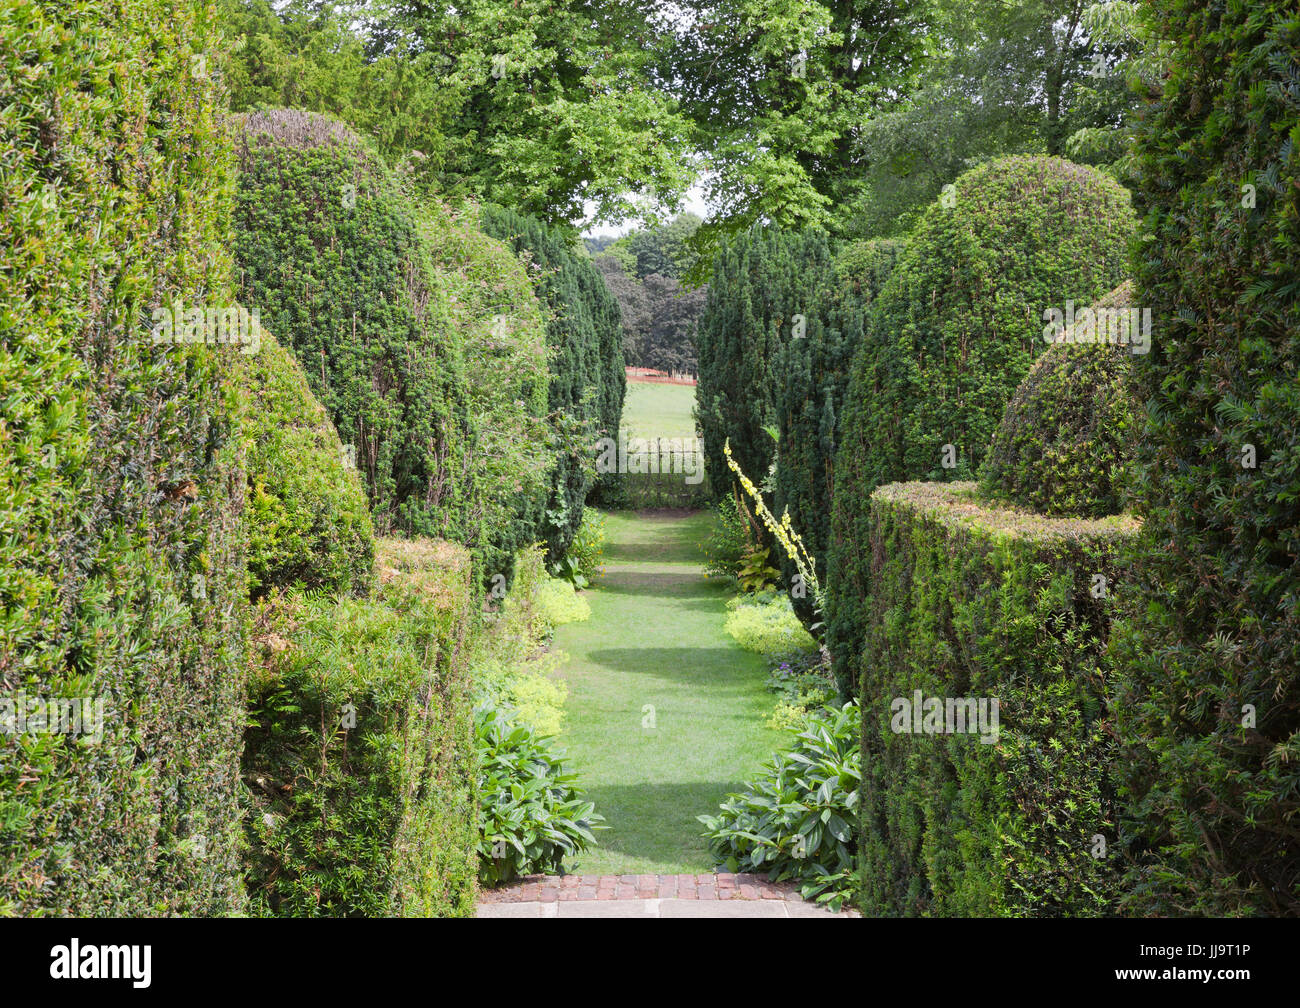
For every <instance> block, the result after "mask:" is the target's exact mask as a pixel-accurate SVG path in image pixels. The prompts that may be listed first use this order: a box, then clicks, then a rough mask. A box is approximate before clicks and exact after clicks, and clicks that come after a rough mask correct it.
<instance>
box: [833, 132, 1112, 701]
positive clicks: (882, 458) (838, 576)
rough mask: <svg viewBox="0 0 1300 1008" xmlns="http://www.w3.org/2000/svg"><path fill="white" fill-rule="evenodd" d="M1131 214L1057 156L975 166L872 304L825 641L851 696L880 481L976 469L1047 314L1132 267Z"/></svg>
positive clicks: (1035, 351) (1106, 185)
mask: <svg viewBox="0 0 1300 1008" xmlns="http://www.w3.org/2000/svg"><path fill="white" fill-rule="evenodd" d="M1133 227H1134V218H1133V212H1132V210H1131V208H1130V206H1129V196H1128V193H1127V192H1126V191H1125V190H1124V189H1123V188H1122V187H1121V186H1120V185H1119V184H1118V183H1116V182H1114V181H1113V180H1112V179H1110V178H1108V177H1107V176H1105V175H1103V174H1101V173H1100V172H1098V171H1097V170H1095V169H1093V168H1088V167H1085V166H1083V165H1076V164H1071V163H1070V162H1068V161H1063V160H1061V159H1059V158H1050V157H1029V156H1018V157H1010V158H1002V159H1000V160H997V161H992V162H989V163H988V164H985V165H982V166H980V167H978V168H974V169H972V170H971V171H969V172H967V173H965V174H964V175H962V176H961V177H960V178H958V179H957V181H956V182H955V183H954V188H953V189H952V190H950V191H949V193H948V194H946V195H945V196H943V197H941V199H940V200H939V201H938V202H936V203H935V204H934V205H933V206H931V207H930V208H929V209H928V210H927V211H926V212H925V214H924V215H923V217H922V219H921V221H920V223H919V224H918V226H917V229H916V231H915V233H914V234H913V235H912V236H911V238H910V239H909V240H908V244H907V248H906V249H905V250H904V251H903V253H902V255H901V256H900V258H899V261H898V263H897V265H896V266H895V267H894V270H893V271H892V272H891V274H890V276H889V279H888V280H887V281H886V283H885V285H884V287H883V289H882V290H881V292H880V295H879V296H878V297H877V298H876V300H875V302H874V304H873V305H872V309H871V312H870V313H869V316H868V320H867V332H866V335H865V338H864V339H863V341H862V346H861V350H860V352H859V353H858V355H857V357H856V358H855V360H854V362H853V366H852V373H851V376H850V381H849V389H848V392H847V393H846V397H845V407H844V411H843V416H842V418H841V420H840V444H839V449H838V452H839V455H838V458H837V460H836V466H835V481H836V489H835V494H834V504H833V512H832V519H831V545H830V549H829V557H828V565H827V582H828V584H827V597H828V602H827V608H828V609H829V614H828V621H827V643H828V646H829V647H830V649H831V654H832V658H833V662H834V666H835V674H836V678H837V679H838V681H839V682H840V686H841V689H842V691H843V692H844V694H845V696H846V697H847V696H850V695H852V693H853V684H854V683H855V682H856V676H857V669H856V664H855V663H856V660H857V657H858V655H859V654H860V653H861V644H862V640H863V632H864V612H863V609H862V600H863V599H865V598H866V596H867V593H868V591H869V589H870V584H869V579H868V570H867V564H866V563H865V561H864V560H863V558H862V553H861V543H863V542H865V541H866V539H867V536H868V535H869V531H870V530H869V528H868V522H867V519H868V514H869V511H870V504H869V498H870V494H871V492H872V491H873V490H874V489H875V488H876V487H878V486H880V485H882V484H884V483H888V482H894V481H898V480H906V479H944V480H950V479H962V478H970V477H971V476H973V475H974V473H975V472H976V471H977V469H978V467H979V464H980V462H981V460H982V458H983V455H984V451H985V448H986V446H987V445H988V443H989V439H990V437H991V436H992V434H993V431H994V429H995V428H996V427H997V425H998V423H999V421H1000V420H1001V418H1002V413H1003V409H1004V407H1005V406H1006V404H1007V401H1008V400H1009V399H1010V398H1011V395H1012V393H1013V392H1014V391H1015V389H1016V386H1017V385H1019V384H1020V381H1021V379H1023V378H1024V376H1025V374H1026V372H1028V370H1029V367H1030V365H1031V364H1032V363H1033V361H1034V359H1035V358H1036V357H1037V356H1038V355H1039V354H1040V353H1042V351H1043V350H1045V349H1046V347H1047V344H1046V343H1045V342H1044V341H1043V313H1044V312H1045V311H1047V310H1049V309H1053V308H1055V309H1058V310H1062V311H1064V309H1065V308H1066V306H1067V305H1066V303H1067V302H1068V301H1073V302H1074V303H1076V304H1088V303H1090V302H1092V301H1093V300H1094V299H1095V298H1097V297H1099V296H1100V295H1102V294H1105V293H1106V292H1107V291H1109V290H1111V289H1112V288H1114V287H1115V286H1116V285H1117V284H1118V283H1119V282H1120V281H1121V280H1123V279H1124V277H1125V275H1126V273H1127V272H1128V265H1127V257H1128V251H1127V246H1128V239H1129V237H1130V236H1131V235H1132V233H1133ZM945 445H950V446H952V456H953V457H950V458H949V459H945V457H944V446H945ZM945 461H952V462H954V463H955V465H954V466H953V467H952V468H947V467H945V465H944V463H945Z"/></svg>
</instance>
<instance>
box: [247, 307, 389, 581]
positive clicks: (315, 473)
mask: <svg viewBox="0 0 1300 1008" xmlns="http://www.w3.org/2000/svg"><path fill="white" fill-rule="evenodd" d="M258 336H259V339H258V341H257V347H256V352H254V353H253V354H252V355H251V356H248V357H246V358H244V359H243V361H242V362H241V368H240V391H241V393H242V394H241V396H240V402H241V404H242V406H243V408H244V410H243V412H244V419H243V429H244V435H245V439H246V442H247V447H248V453H247V464H246V468H247V472H248V507H247V512H246V516H245V517H246V520H247V523H248V533H249V535H248V538H249V543H248V574H249V578H248V580H249V587H250V590H251V591H252V594H253V595H254V596H255V597H260V596H262V595H265V594H266V593H267V592H269V591H270V590H271V589H272V588H276V587H285V588H287V587H293V588H298V589H306V590H309V591H315V590H322V591H329V592H336V591H352V592H355V593H357V594H365V593H366V592H368V591H369V589H370V585H371V581H372V568H373V567H374V557H375V536H374V530H373V528H372V527H371V522H370V508H369V505H368V504H367V503H366V492H365V488H364V487H363V486H362V483H361V477H360V475H359V474H358V473H357V470H356V465H355V461H354V460H353V459H352V458H351V457H350V456H351V454H352V453H351V451H350V450H349V449H346V448H345V447H344V445H343V442H342V441H340V440H339V436H338V432H337V431H335V429H334V425H333V424H332V423H330V419H329V417H328V416H327V415H326V413H325V407H323V406H322V405H321V404H320V403H319V402H317V401H316V397H315V396H313V395H312V393H311V389H310V388H309V387H308V385H307V376H306V375H305V374H303V370H302V368H301V367H300V366H299V365H298V362H297V361H296V360H294V359H293V356H292V355H291V354H290V353H289V352H288V351H287V350H285V349H284V348H283V347H281V346H280V345H279V343H277V342H276V341H275V339H274V338H273V337H272V336H271V334H270V333H268V332H267V331H266V330H264V329H261V330H259V332H258Z"/></svg>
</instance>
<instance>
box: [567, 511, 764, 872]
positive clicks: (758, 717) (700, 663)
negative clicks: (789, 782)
mask: <svg viewBox="0 0 1300 1008" xmlns="http://www.w3.org/2000/svg"><path fill="white" fill-rule="evenodd" d="M608 521H609V525H608V534H609V542H608V546H607V552H606V574H605V576H604V577H603V578H602V579H600V580H599V581H598V583H597V587H596V589H595V590H594V591H590V592H588V593H587V597H588V598H589V599H590V601H591V609H592V616H591V619H590V620H587V621H585V622H582V623H571V624H569V625H567V626H562V627H560V628H559V629H557V630H556V632H555V646H556V647H558V648H560V649H561V650H563V651H564V652H566V653H567V654H568V656H569V661H568V662H567V663H565V666H564V672H563V675H564V678H565V680H566V681H567V682H568V684H569V699H568V704H567V719H566V727H565V731H564V733H563V734H562V735H561V737H560V740H561V743H562V744H563V746H564V747H565V748H566V749H567V750H568V753H569V758H570V761H571V763H572V764H573V766H574V767H575V768H577V769H578V770H579V772H580V773H581V775H582V779H583V783H584V786H585V787H586V791H587V797H588V798H589V799H590V800H591V801H594V802H595V803H596V810H597V811H598V812H600V813H601V814H602V815H603V816H604V817H605V819H606V820H607V821H608V824H609V827H610V828H609V829H607V830H603V831H601V832H600V833H598V834H597V838H598V839H599V841H600V845H601V846H600V847H599V848H598V849H596V850H594V851H591V852H590V853H588V854H586V855H581V856H579V857H577V858H575V859H573V862H572V863H571V864H568V865H567V866H566V867H567V869H568V870H569V871H572V872H582V873H585V874H610V875H612V874H677V873H686V872H697V873H698V872H707V871H710V870H711V869H712V862H711V861H710V859H709V855H708V851H707V848H706V845H705V841H704V839H703V837H702V836H701V835H700V834H701V832H702V827H701V826H700V824H699V822H698V821H697V820H696V818H695V817H696V816H697V815H701V814H708V813H712V812H715V811H716V810H717V807H718V803H719V802H720V801H721V800H722V798H723V796H724V795H725V794H726V793H727V792H729V791H736V790H739V788H740V784H741V781H742V780H743V779H745V778H747V777H751V776H753V775H754V774H755V773H756V772H757V771H758V769H759V765H760V764H761V763H762V762H763V760H765V759H767V758H768V757H769V756H770V755H771V754H772V752H773V751H775V750H776V749H777V748H778V746H779V745H780V742H781V733H780V732H776V731H772V730H771V729H768V728H765V727H764V725H763V719H764V718H765V717H766V716H767V714H768V713H769V712H770V710H771V707H772V694H771V693H769V692H768V691H767V689H766V687H765V685H764V683H765V679H766V667H765V664H764V662H763V660H762V659H761V658H760V657H758V656H757V655H755V654H751V653H749V652H747V651H744V650H742V649H741V648H740V647H738V646H737V645H736V643H735V642H734V641H733V640H732V639H731V638H730V637H729V636H727V634H726V633H725V632H724V630H723V623H724V620H725V617H726V608H725V602H726V597H727V591H726V589H725V588H724V586H723V585H722V584H720V583H714V582H711V581H708V580H706V579H705V578H704V575H703V574H702V573H701V571H700V561H701V554H700V551H699V543H700V541H701V540H702V539H703V538H704V536H705V535H706V533H707V529H708V521H709V518H708V515H707V514H705V513H697V514H691V515H687V516H672V517H660V516H651V515H647V514H641V515H620V514H615V515H610V516H609V519H608ZM648 707H653V715H654V719H653V725H654V727H643V724H644V725H647V726H648V725H650V724H651V721H650V714H651V711H650V710H649V709H648Z"/></svg>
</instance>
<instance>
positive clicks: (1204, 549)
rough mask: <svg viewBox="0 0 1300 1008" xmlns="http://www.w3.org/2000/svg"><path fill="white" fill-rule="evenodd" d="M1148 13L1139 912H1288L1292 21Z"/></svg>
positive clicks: (1297, 101)
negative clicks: (1150, 323)
mask: <svg viewBox="0 0 1300 1008" xmlns="http://www.w3.org/2000/svg"><path fill="white" fill-rule="evenodd" d="M1152 18H1153V23H1152V26H1151V34H1152V37H1153V38H1159V39H1168V40H1169V41H1170V52H1169V63H1168V69H1167V73H1166V76H1165V91H1164V96H1163V98H1162V99H1161V100H1159V101H1158V102H1156V103H1155V105H1154V106H1153V107H1152V108H1151V109H1150V111H1149V113H1148V114H1147V115H1146V117H1145V119H1144V120H1143V122H1142V123H1141V125H1140V127H1139V130H1138V135H1137V139H1136V144H1135V148H1134V158H1135V168H1136V179H1137V183H1136V187H1135V202H1136V203H1137V205H1138V208H1139V210H1140V211H1141V212H1142V213H1143V214H1144V219H1143V225H1142V232H1143V241H1142V243H1141V244H1140V245H1139V246H1138V250H1137V255H1136V257H1135V262H1134V272H1135V281H1136V287H1137V297H1138V299H1139V300H1140V301H1141V303H1142V304H1143V305H1144V306H1146V307H1149V308H1150V309H1151V312H1152V316H1153V319H1154V326H1155V333H1154V339H1153V346H1152V350H1151V353H1150V354H1149V355H1147V357H1146V358H1139V359H1138V361H1137V363H1136V378H1137V384H1138V389H1139V392H1138V398H1139V400H1140V401H1141V402H1143V403H1146V404H1148V406H1149V410H1148V415H1147V416H1146V418H1145V424H1144V428H1145V429H1144V430H1142V431H1141V437H1140V441H1139V444H1140V447H1139V453H1138V464H1137V488H1136V494H1135V496H1136V509H1137V511H1138V513H1139V514H1141V515H1142V517H1143V519H1144V522H1145V528H1146V530H1147V534H1146V535H1145V536H1144V537H1143V541H1142V549H1141V551H1140V553H1139V554H1138V555H1137V556H1136V558H1135V564H1134V572H1133V575H1134V585H1133V590H1132V593H1131V599H1132V607H1131V612H1129V614H1128V615H1127V616H1126V618H1125V621H1124V626H1123V627H1122V628H1121V629H1120V630H1118V631H1117V634H1116V648H1117V651H1118V652H1119V653H1120V654H1121V655H1122V656H1123V659H1124V664H1125V676H1124V678H1123V680H1122V682H1121V683H1120V688H1119V690H1118V701H1117V707H1116V710H1117V713H1118V715H1119V718H1118V725H1119V731H1120V735H1121V737H1122V739H1123V743H1124V767H1125V771H1126V772H1125V778H1124V780H1125V786H1126V788H1127V793H1128V796H1129V802H1130V811H1131V814H1132V816H1133V818H1134V825H1133V830H1134V833H1135V842H1134V848H1133V851H1132V854H1133V859H1134V863H1133V867H1132V871H1131V873H1130V875H1129V878H1128V887H1129V898H1128V901H1127V907H1128V909H1129V910H1130V911H1131V912H1134V913H1141V914H1206V915H1211V916H1217V915H1238V914H1270V915H1275V914H1278V915H1280V914H1285V915H1290V916H1296V915H1297V914H1300V833H1298V832H1297V824H1300V594H1298V591H1300V589H1298V588H1297V586H1300V380H1298V379H1297V374H1300V150H1298V149H1297V140H1300V90H1298V85H1297V81H1300V12H1298V11H1297V8H1296V5H1295V3H1294V0H1286V2H1284V0H1257V2H1253V3H1250V4H1218V3H1216V4H1205V3H1191V2H1188V0H1171V2H1169V3H1164V4H1160V5H1158V6H1156V7H1153V11H1152ZM1247 187H1249V188H1247ZM1247 446H1249V448H1248V447H1247ZM1252 453H1253V455H1254V458H1253V459H1251V458H1250V455H1251V454H1252ZM1252 462H1253V467H1252V466H1251V463H1252Z"/></svg>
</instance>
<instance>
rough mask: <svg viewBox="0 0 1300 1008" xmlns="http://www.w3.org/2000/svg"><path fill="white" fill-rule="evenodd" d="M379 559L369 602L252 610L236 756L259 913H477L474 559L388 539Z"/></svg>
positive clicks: (283, 601) (440, 547) (441, 546)
mask: <svg viewBox="0 0 1300 1008" xmlns="http://www.w3.org/2000/svg"><path fill="white" fill-rule="evenodd" d="M378 566H379V570H380V578H379V581H380V583H379V585H378V586H377V587H376V589H375V592H374V595H373V597H372V598H368V599H359V598H354V597H350V596H348V595H339V596H336V597H329V596H325V595H316V596H312V597H308V598H304V597H301V596H296V595H282V594H279V593H277V594H275V595H273V596H271V597H270V598H268V599H267V600H265V601H264V602H263V603H262V604H261V605H260V606H259V608H258V611H257V616H256V621H255V624H254V630H255V632H256V636H255V637H253V639H252V643H253V644H254V645H255V652H254V654H253V656H252V657H253V663H252V674H251V676H250V680H249V682H250V686H249V689H250V697H249V719H250V723H251V727H250V728H249V731H248V733H247V736H246V740H245V748H244V757H243V771H244V784H245V785H246V789H245V797H246V802H247V805H248V815H247V819H246V831H247V837H248V855H247V859H246V878H247V882H248V889H249V895H250V897H251V900H252V907H253V910H254V911H255V912H256V913H259V914H263V915H267V916H275V917H453V916H472V915H473V912H474V894H475V880H476V878H477V870H478V860H477V854H476V848H477V842H478V831H477V814H476V803H475V802H476V797H475V790H474V746H473V725H472V718H471V711H470V684H469V680H468V668H467V664H466V659H465V639H466V633H467V632H468V630H469V626H470V615H471V612H472V608H473V607H472V601H473V599H474V598H475V597H476V592H475V590H474V587H473V584H472V580H471V579H472V573H471V563H470V558H469V556H468V554H467V553H466V551H465V550H464V549H463V548H462V547H458V546H455V545H453V544H451V543H444V542H436V541H430V540H405V541H398V540H393V541H388V542H381V544H380V547H379V564H378Z"/></svg>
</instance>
